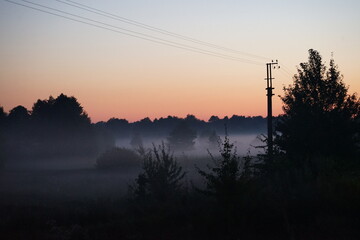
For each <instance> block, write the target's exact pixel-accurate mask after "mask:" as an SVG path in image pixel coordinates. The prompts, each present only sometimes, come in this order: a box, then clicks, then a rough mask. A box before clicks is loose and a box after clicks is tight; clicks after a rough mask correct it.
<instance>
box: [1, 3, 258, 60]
mask: <svg viewBox="0 0 360 240" xmlns="http://www.w3.org/2000/svg"><path fill="white" fill-rule="evenodd" d="M5 1H6V2H9V3H12V4H16V5H19V6H23V7H26V8H30V9H33V10H36V11H40V12H43V13H47V14H50V15H54V16H57V17H61V18H65V19H68V20H71V21H75V22H79V23H83V24H86V25H90V26H93V27H97V28H101V29H104V30H108V31H112V32H116V33H119V34H123V35H128V36H131V37H135V38H139V39H143V40H146V41H150V42H154V43H158V44H162V45H167V46H171V47H175V48H179V49H183V50H187V51H192V52H196V53H201V54H205V55H209V56H214V57H219V58H223V59H227V60H233V61H239V62H244V63H249V64H254V65H261V66H262V65H263V64H262V63H260V62H256V61H253V60H249V59H243V58H238V57H233V56H230V55H225V54H220V53H217V52H212V51H207V50H204V49H200V48H196V47H192V46H188V45H185V44H180V43H176V42H173V41H168V40H164V39H161V38H156V37H153V36H150V35H146V34H142V33H138V32H135V31H131V30H127V29H124V28H119V27H117V26H113V25H110V24H106V23H103V22H100V21H96V20H93V19H90V18H86V17H82V16H79V15H76V14H71V13H68V12H65V11H62V10H58V9H54V8H50V7H47V6H44V5H41V4H37V3H33V2H30V1H26V0H23V2H27V3H30V4H32V5H36V6H40V7H42V8H46V9H50V10H52V11H57V12H61V13H65V14H67V15H70V16H73V17H76V18H80V19H84V20H86V21H91V22H95V23H98V24H101V25H105V26H109V27H112V28H116V29H120V30H122V31H119V30H115V29H112V28H108V27H104V26H101V25H97V24H93V23H90V22H86V21H82V20H79V19H75V18H71V17H68V16H64V15H61V14H57V13H54V12H49V11H46V10H44V9H40V8H36V7H32V6H29V5H25V4H21V3H18V2H14V1H11V0H5ZM123 31H127V32H123ZM129 32H130V33H129ZM139 35H140V36H139Z"/></svg>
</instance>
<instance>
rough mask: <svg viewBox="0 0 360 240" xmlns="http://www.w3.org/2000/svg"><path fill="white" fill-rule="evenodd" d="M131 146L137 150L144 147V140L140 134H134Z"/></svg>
mask: <svg viewBox="0 0 360 240" xmlns="http://www.w3.org/2000/svg"><path fill="white" fill-rule="evenodd" d="M130 145H131V146H132V147H133V148H135V149H137V148H142V147H143V140H142V138H141V135H140V134H139V133H138V132H136V133H134V135H133V136H132V138H131V141H130Z"/></svg>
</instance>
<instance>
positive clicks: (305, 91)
mask: <svg viewBox="0 0 360 240" xmlns="http://www.w3.org/2000/svg"><path fill="white" fill-rule="evenodd" d="M342 80H343V77H342V75H341V74H340V72H339V71H338V68H337V66H336V64H335V63H334V60H333V59H331V60H330V67H329V69H328V70H327V69H326V67H325V65H324V64H323V63H322V58H321V56H320V54H319V53H318V52H317V51H315V50H313V49H310V50H309V60H308V62H305V63H301V64H300V67H299V68H298V74H296V75H295V76H294V83H293V84H292V85H290V86H288V87H284V92H285V94H284V96H283V97H281V99H282V101H283V110H284V112H285V114H284V115H283V116H282V117H281V118H280V120H279V121H278V124H277V126H276V131H277V132H278V133H279V135H278V136H277V137H276V142H277V144H278V145H279V147H280V149H281V150H283V151H284V152H286V154H287V155H288V156H291V157H298V158H311V157H314V156H344V155H348V154H350V153H354V152H355V151H356V149H358V145H357V143H356V141H354V137H355V135H356V133H357V134H358V131H359V129H358V127H357V126H356V124H357V125H358V123H356V119H357V118H359V112H360V102H359V99H358V98H357V97H356V95H355V94H352V95H350V94H348V88H347V87H346V86H345V85H344V83H343V81H342Z"/></svg>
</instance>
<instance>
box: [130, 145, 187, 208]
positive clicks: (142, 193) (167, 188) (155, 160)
mask: <svg viewBox="0 0 360 240" xmlns="http://www.w3.org/2000/svg"><path fill="white" fill-rule="evenodd" d="M143 158H144V161H143V166H142V169H143V171H142V173H140V174H139V176H138V178H137V179H136V183H135V186H134V187H133V192H134V193H135V195H136V196H137V197H139V198H142V199H144V198H146V199H149V198H151V199H153V200H156V201H160V202H163V201H166V200H169V199H170V198H172V197H174V196H176V195H177V193H179V192H180V191H181V188H182V183H181V180H182V179H183V178H184V176H185V172H184V171H183V170H182V167H181V166H179V164H178V162H177V161H176V159H175V158H174V156H173V154H172V153H171V151H170V148H166V147H165V144H164V143H162V145H159V146H158V147H156V146H155V145H154V146H153V149H152V150H150V151H149V152H147V153H145V154H143Z"/></svg>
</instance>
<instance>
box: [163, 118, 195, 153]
mask: <svg viewBox="0 0 360 240" xmlns="http://www.w3.org/2000/svg"><path fill="white" fill-rule="evenodd" d="M195 139H196V131H194V130H193V129H192V128H190V127H189V125H188V124H187V123H186V122H185V121H181V122H180V123H179V124H178V125H177V126H176V127H175V128H174V129H173V130H172V131H171V132H170V135H169V137H168V139H167V140H168V142H169V145H170V146H171V148H173V149H176V150H191V149H193V148H194V145H195Z"/></svg>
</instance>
